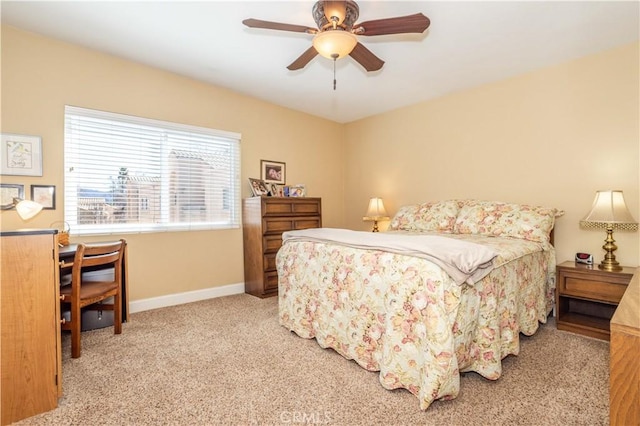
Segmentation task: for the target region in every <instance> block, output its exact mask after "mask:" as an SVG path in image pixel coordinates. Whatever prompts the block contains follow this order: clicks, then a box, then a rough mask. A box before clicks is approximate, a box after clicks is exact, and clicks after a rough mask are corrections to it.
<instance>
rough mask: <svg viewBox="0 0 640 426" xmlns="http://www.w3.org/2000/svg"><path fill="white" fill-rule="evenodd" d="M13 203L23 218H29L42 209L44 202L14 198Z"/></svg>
mask: <svg viewBox="0 0 640 426" xmlns="http://www.w3.org/2000/svg"><path fill="white" fill-rule="evenodd" d="M13 203H14V204H15V205H16V211H17V212H18V216H20V218H21V219H22V220H29V219H31V218H32V217H34V216H36V215H37V214H38V213H40V211H41V210H42V204H40V203H36V202H35V201H31V200H21V199H19V198H14V199H13Z"/></svg>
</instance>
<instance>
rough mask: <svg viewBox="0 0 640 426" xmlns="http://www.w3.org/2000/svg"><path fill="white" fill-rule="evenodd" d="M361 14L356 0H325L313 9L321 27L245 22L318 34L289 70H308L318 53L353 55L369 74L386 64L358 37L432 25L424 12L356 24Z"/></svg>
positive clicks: (420, 29)
mask: <svg viewBox="0 0 640 426" xmlns="http://www.w3.org/2000/svg"><path fill="white" fill-rule="evenodd" d="M359 12H360V9H359V8H358V5H357V4H356V2H355V1H352V0H347V1H326V0H321V1H318V2H317V3H316V4H315V5H314V6H313V9H312V15H313V19H314V21H316V24H317V26H318V28H311V27H306V26H304V25H294V24H283V23H279V22H269V21H263V20H260V19H245V20H244V21H242V23H243V24H245V25H246V26H247V27H250V28H264V29H269V30H280V31H292V32H299V33H307V34H314V38H313V46H311V47H310V48H309V49H307V50H306V51H305V52H304V53H303V54H302V55H300V56H299V57H298V58H297V59H296V60H295V61H293V62H292V63H291V64H290V65H289V66H288V67H287V68H288V69H289V70H292V71H293V70H298V69H301V68H304V67H305V66H306V65H307V64H308V63H309V62H310V61H311V60H312V59H313V58H315V57H316V55H318V54H320V55H321V56H324V57H326V58H329V59H333V60H334V61H335V60H336V59H340V58H343V57H345V56H347V55H349V56H351V57H352V58H353V59H355V60H356V61H357V62H358V63H359V64H360V65H362V66H363V67H364V69H366V70H367V71H377V70H379V69H380V68H382V65H384V61H383V60H382V59H380V58H378V57H377V56H376V55H374V54H373V53H372V52H371V51H370V50H369V49H367V48H366V47H364V46H363V45H362V44H361V43H360V42H359V41H358V39H357V37H356V36H376V35H387V34H405V33H422V32H424V31H425V30H426V29H427V28H428V27H429V24H430V23H431V21H430V20H429V18H427V17H426V16H424V15H423V14H422V13H416V14H414V15H408V16H399V17H395V18H385V19H377V20H373V21H365V22H360V23H357V24H355V22H356V20H357V19H358V15H359Z"/></svg>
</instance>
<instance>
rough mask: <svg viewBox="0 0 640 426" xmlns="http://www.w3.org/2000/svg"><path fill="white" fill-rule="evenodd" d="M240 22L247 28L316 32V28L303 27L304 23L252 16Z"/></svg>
mask: <svg viewBox="0 0 640 426" xmlns="http://www.w3.org/2000/svg"><path fill="white" fill-rule="evenodd" d="M242 23H243V24H245V25H246V26H247V27H249V28H264V29H267V30H278V31H292V32H294V33H308V34H315V33H317V32H318V30H317V29H315V28H311V27H305V26H304V25H293V24H282V23H280V22H269V21H262V20H260V19H253V18H250V19H245V20H244V21H242Z"/></svg>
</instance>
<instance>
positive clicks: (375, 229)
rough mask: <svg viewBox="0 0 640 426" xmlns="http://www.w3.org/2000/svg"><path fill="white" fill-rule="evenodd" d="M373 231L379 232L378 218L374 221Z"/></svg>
mask: <svg viewBox="0 0 640 426" xmlns="http://www.w3.org/2000/svg"><path fill="white" fill-rule="evenodd" d="M371 232H379V230H378V221H377V220H374V221H373V229H372V230H371Z"/></svg>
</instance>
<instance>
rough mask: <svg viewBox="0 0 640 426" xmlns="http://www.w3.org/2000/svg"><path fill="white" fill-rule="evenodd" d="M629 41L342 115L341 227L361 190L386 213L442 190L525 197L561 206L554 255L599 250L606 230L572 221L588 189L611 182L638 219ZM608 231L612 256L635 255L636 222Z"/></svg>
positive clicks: (362, 204) (635, 100)
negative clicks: (371, 112) (442, 93)
mask: <svg viewBox="0 0 640 426" xmlns="http://www.w3.org/2000/svg"><path fill="white" fill-rule="evenodd" d="M638 52H639V45H638V43H634V44H631V45H628V46H623V47H620V48H617V49H614V50H611V51H607V52H604V53H601V54H597V55H592V56H589V57H585V58H582V59H578V60H575V61H572V62H569V63H565V64H562V65H558V66H554V67H551V68H547V69H543V70H540V71H536V72H532V73H530V74H526V75H521V76H518V77H515V78H511V79H508V80H504V81H499V82H496V83H493V84H487V85H484V86H481V87H477V88H475V89H472V90H467V91H464V92H459V93H455V94H452V95H449V96H446V97H443V98H440V99H437V100H434V101H430V102H425V103H421V104H418V105H414V106H411V107H407V108H403V109H399V110H396V111H393V112H389V113H386V114H381V115H378V116H375V117H370V118H368V119H364V120H361V121H358V122H354V123H351V124H348V125H347V126H346V135H347V151H346V152H347V154H346V155H347V164H348V168H347V175H346V193H347V194H350V196H349V197H348V198H347V200H346V212H347V222H346V224H347V227H350V228H353V229H369V226H370V225H369V224H366V223H363V222H362V215H363V214H364V211H365V209H366V206H367V200H368V199H369V197H372V196H380V197H382V198H383V199H384V201H385V205H386V206H387V207H388V210H389V213H390V214H391V215H392V214H393V213H395V212H396V211H397V209H398V207H399V206H401V205H404V204H409V203H417V202H422V201H430V200H440V199H450V198H479V199H489V200H502V201H508V202H522V203H530V204H536V205H544V206H549V207H556V208H559V209H563V210H565V211H566V214H565V216H564V217H562V218H560V219H559V220H558V221H557V223H556V235H555V236H556V248H557V253H558V255H557V258H558V260H559V261H564V260H569V259H573V256H574V254H575V252H576V251H586V252H589V253H592V254H594V256H595V259H596V260H597V261H598V262H600V261H601V260H602V258H603V255H604V252H603V250H602V249H601V246H602V244H603V242H604V239H605V237H606V233H605V232H604V231H587V230H581V229H580V228H579V225H578V222H579V220H580V219H581V218H582V217H583V216H584V215H586V214H587V213H588V212H589V209H590V207H591V203H592V202H593V198H594V195H595V191H596V190H599V189H621V190H623V191H624V195H625V199H626V201H627V204H628V206H629V208H630V210H631V212H632V213H633V215H634V217H635V219H636V220H639V219H640V210H639V190H638V181H639V161H638V159H639V144H640V122H639V117H640V111H639V104H640V99H639V92H640V88H639V81H640V73H639V71H638V63H639V55H638ZM381 225H383V226H384V227H385V228H386V226H387V225H388V222H387V223H381ZM381 228H382V226H381ZM614 237H615V239H616V241H617V244H618V247H619V248H618V251H617V252H616V253H617V258H618V260H619V261H620V262H621V263H622V264H624V265H629V266H636V265H638V263H639V257H638V256H639V243H638V241H639V240H638V233H637V232H616V233H615V235H614Z"/></svg>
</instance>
